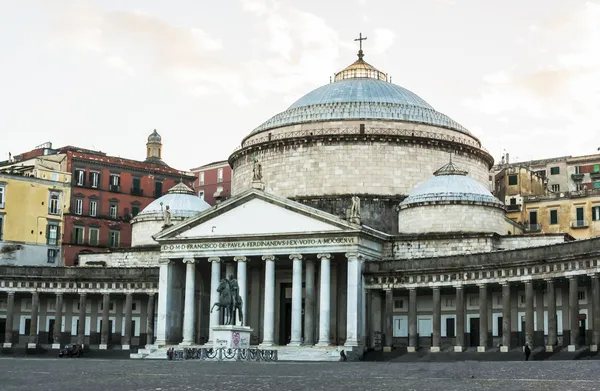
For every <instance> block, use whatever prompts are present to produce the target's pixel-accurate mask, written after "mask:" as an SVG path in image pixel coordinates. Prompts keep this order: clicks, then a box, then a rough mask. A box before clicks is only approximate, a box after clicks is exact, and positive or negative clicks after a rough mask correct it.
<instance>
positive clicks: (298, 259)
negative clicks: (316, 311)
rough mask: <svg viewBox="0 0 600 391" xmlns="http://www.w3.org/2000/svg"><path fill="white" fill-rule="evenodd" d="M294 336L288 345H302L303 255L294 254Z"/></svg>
mask: <svg viewBox="0 0 600 391" xmlns="http://www.w3.org/2000/svg"><path fill="white" fill-rule="evenodd" d="M290 259H291V260H292V261H293V267H292V268H293V269H292V273H293V274H292V338H291V341H290V343H289V344H288V346H300V345H302V255H300V254H292V255H290Z"/></svg>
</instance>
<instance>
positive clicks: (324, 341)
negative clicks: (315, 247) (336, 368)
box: [317, 254, 331, 346]
mask: <svg viewBox="0 0 600 391" xmlns="http://www.w3.org/2000/svg"><path fill="white" fill-rule="evenodd" d="M317 258H319V259H320V260H321V269H320V270H321V272H320V278H321V281H320V285H319V342H318V343H317V346H329V345H331V342H330V339H329V333H330V332H331V326H330V324H331V254H318V255H317Z"/></svg>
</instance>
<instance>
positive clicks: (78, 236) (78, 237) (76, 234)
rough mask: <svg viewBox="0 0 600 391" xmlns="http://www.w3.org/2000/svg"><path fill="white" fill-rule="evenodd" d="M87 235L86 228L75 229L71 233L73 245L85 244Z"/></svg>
mask: <svg viewBox="0 0 600 391" xmlns="http://www.w3.org/2000/svg"><path fill="white" fill-rule="evenodd" d="M84 235H85V228H84V227H74V228H73V231H72V232H71V243H73V244H83V240H84Z"/></svg>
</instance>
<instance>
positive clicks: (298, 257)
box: [290, 254, 302, 260]
mask: <svg viewBox="0 0 600 391" xmlns="http://www.w3.org/2000/svg"><path fill="white" fill-rule="evenodd" d="M290 259H291V260H294V259H302V254H290Z"/></svg>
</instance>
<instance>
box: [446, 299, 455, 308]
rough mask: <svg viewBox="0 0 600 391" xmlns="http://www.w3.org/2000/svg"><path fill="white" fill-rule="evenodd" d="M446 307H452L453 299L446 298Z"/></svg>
mask: <svg viewBox="0 0 600 391" xmlns="http://www.w3.org/2000/svg"><path fill="white" fill-rule="evenodd" d="M446 307H454V299H446Z"/></svg>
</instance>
